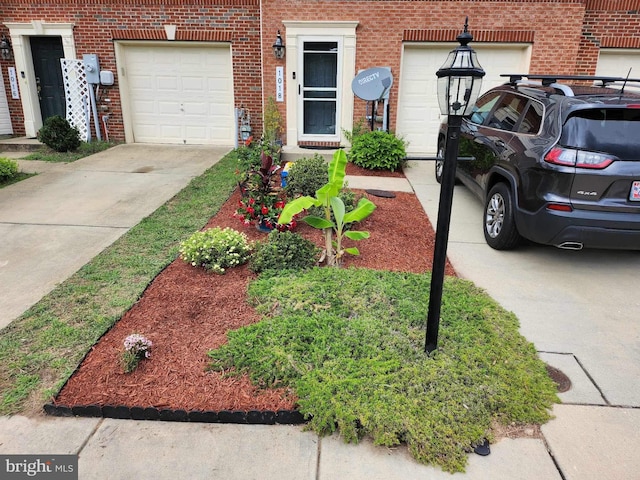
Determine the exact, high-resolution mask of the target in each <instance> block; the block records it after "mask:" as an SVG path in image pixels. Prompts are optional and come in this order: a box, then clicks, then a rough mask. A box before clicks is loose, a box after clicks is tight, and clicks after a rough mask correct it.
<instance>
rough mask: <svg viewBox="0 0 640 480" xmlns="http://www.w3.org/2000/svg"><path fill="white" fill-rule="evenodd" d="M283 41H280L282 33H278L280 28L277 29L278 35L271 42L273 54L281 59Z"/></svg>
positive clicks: (282, 56) (283, 47)
mask: <svg viewBox="0 0 640 480" xmlns="http://www.w3.org/2000/svg"><path fill="white" fill-rule="evenodd" d="M284 49H285V46H284V43H282V35H280V30H278V35H277V36H276V41H275V42H274V43H273V55H274V56H275V57H276V58H277V59H278V60H281V59H283V58H284Z"/></svg>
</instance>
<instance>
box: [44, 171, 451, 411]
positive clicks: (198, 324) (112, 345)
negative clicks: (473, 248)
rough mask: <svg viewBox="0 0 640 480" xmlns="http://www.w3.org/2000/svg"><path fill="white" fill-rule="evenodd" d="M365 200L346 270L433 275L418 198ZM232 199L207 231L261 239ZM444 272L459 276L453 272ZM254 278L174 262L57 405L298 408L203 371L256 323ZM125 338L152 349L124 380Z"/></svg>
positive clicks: (285, 398) (281, 395)
mask: <svg viewBox="0 0 640 480" xmlns="http://www.w3.org/2000/svg"><path fill="white" fill-rule="evenodd" d="M352 171H353V170H352ZM350 174H353V173H350ZM358 193H360V194H365V193H364V192H358ZM365 195H367V194H365ZM369 198H370V199H371V200H372V201H373V202H374V203H375V204H376V205H377V209H376V211H375V212H374V213H373V214H372V215H371V216H370V217H369V218H368V219H366V220H365V221H363V222H362V223H361V224H360V225H359V226H358V228H359V229H361V230H368V231H369V232H370V233H371V238H369V239H367V240H363V241H361V242H358V248H359V249H360V252H361V255H360V256H359V257H349V258H348V259H347V260H346V262H345V266H346V267H367V268H373V269H384V270H394V271H406V272H417V273H420V272H425V271H428V270H430V269H431V261H432V256H433V238H434V234H433V229H432V226H431V224H430V222H429V220H428V219H427V217H426V215H425V213H424V210H423V209H422V206H421V205H420V203H419V201H418V200H417V198H416V196H415V195H413V194H409V193H401V192H397V193H396V198H379V197H373V196H369ZM238 200H239V194H238V192H235V193H234V194H233V195H232V197H231V198H230V199H229V200H228V201H227V202H226V203H225V205H224V206H223V208H222V209H221V211H220V212H219V213H218V214H217V215H216V216H215V217H213V218H212V219H211V220H210V222H209V223H208V225H207V226H208V227H212V226H220V227H225V226H230V227H232V228H235V229H237V230H240V231H244V232H245V233H246V234H247V236H248V237H249V238H250V239H251V240H258V239H264V238H265V234H264V233H260V232H258V231H257V230H255V229H254V228H246V227H243V226H242V225H240V223H239V221H238V220H237V219H234V218H231V215H232V213H233V212H234V210H235V209H236V205H237V202H238ZM297 232H298V233H301V234H302V235H304V236H305V237H307V238H309V239H312V240H313V241H316V242H317V243H318V244H321V243H322V238H321V236H320V233H319V232H318V231H316V230H314V229H312V228H310V227H308V226H307V225H305V224H301V225H300V226H299V227H298V229H297ZM446 273H447V274H448V275H455V272H454V271H453V268H452V267H451V265H447V271H446ZM252 278H254V274H253V273H252V272H251V271H250V270H248V268H247V267H246V266H243V267H239V268H235V269H229V270H228V271H227V273H226V274H225V275H216V274H213V273H208V272H206V271H204V270H203V269H200V268H193V267H191V266H190V265H188V264H187V263H185V262H184V261H182V260H180V259H177V260H176V261H174V262H173V263H172V264H170V265H169V266H168V267H167V268H166V269H165V270H164V271H163V272H162V273H161V274H160V275H158V277H156V279H155V280H154V281H153V282H152V283H151V284H150V286H149V287H148V288H147V290H146V291H145V293H144V295H143V296H142V298H141V299H140V300H139V301H138V302H137V303H136V304H135V305H134V306H133V307H132V308H131V309H130V310H129V311H128V312H127V313H126V314H125V315H124V316H123V317H122V319H121V320H120V321H118V322H117V323H116V324H115V325H114V327H113V328H112V329H111V330H110V331H109V332H107V333H106V334H105V335H104V336H103V337H102V339H101V340H100V341H99V342H98V343H97V344H96V345H95V346H94V347H93V348H92V349H91V351H90V352H89V354H88V355H87V356H86V358H85V360H84V361H83V362H82V364H81V365H80V367H79V368H78V370H77V371H76V373H75V374H74V375H73V376H72V377H71V378H70V379H69V381H68V382H67V384H66V385H65V386H64V387H63V389H62V391H61V392H60V394H59V395H58V396H57V398H56V399H55V401H54V404H56V405H66V406H77V405H101V406H103V405H125V406H129V407H133V406H136V407H156V408H165V409H172V410H187V411H190V410H209V411H221V410H245V411H249V410H267V411H278V410H291V409H294V408H295V405H296V397H295V395H294V394H293V393H292V392H289V391H286V390H284V389H271V390H259V389H257V388H255V387H254V386H253V385H251V383H250V381H249V379H248V378H247V377H246V376H242V377H230V378H228V377H224V376H223V375H221V374H219V373H214V372H208V371H207V370H206V367H207V351H208V350H210V349H212V348H216V347H217V346H219V345H221V344H222V343H224V342H225V341H226V332H227V331H228V330H230V329H237V328H239V327H241V326H243V325H247V324H251V323H253V322H257V321H259V320H260V317H259V315H258V314H256V312H255V311H254V309H253V308H252V307H251V306H249V305H248V304H247V302H246V287H247V284H248V282H249V281H250V280H251V279H252ZM131 333H140V334H142V335H144V336H146V337H147V338H149V339H150V340H151V341H152V342H153V348H152V357H151V358H150V359H149V360H143V361H141V362H140V365H139V367H138V368H137V369H136V370H135V371H134V372H132V373H130V374H125V373H123V372H122V369H121V367H120V365H119V356H120V353H121V352H122V349H123V341H124V338H125V337H126V336H127V335H129V334H131Z"/></svg>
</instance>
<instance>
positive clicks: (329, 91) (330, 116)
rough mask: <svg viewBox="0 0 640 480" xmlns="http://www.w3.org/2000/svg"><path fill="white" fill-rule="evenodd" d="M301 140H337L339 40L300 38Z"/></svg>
mask: <svg viewBox="0 0 640 480" xmlns="http://www.w3.org/2000/svg"><path fill="white" fill-rule="evenodd" d="M302 47H303V48H302V64H303V69H302V71H303V75H302V81H301V91H300V97H301V109H302V115H301V122H302V125H301V126H302V128H301V129H300V131H301V133H302V135H301V137H300V140H308V141H313V140H315V141H322V140H325V141H337V140H339V135H338V134H339V133H340V132H339V130H338V126H337V118H338V42H337V41H303V42H302Z"/></svg>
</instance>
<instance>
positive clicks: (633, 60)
mask: <svg viewBox="0 0 640 480" xmlns="http://www.w3.org/2000/svg"><path fill="white" fill-rule="evenodd" d="M629 69H631V74H630V75H629ZM596 75H599V76H603V77H625V78H626V77H627V75H629V77H630V78H640V50H630V49H627V48H625V49H617V48H601V49H600V55H599V56H598V67H597V68H596Z"/></svg>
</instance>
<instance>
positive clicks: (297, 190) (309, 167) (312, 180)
mask: <svg viewBox="0 0 640 480" xmlns="http://www.w3.org/2000/svg"><path fill="white" fill-rule="evenodd" d="M328 181H329V176H328V173H327V162H326V161H325V159H324V158H322V156H321V155H318V154H317V153H316V154H315V155H314V156H313V157H311V158H307V157H303V158H299V159H298V160H296V161H295V162H293V165H291V167H290V168H289V175H288V176H287V186H286V187H285V188H284V191H285V193H286V194H287V196H288V197H290V198H294V197H297V196H298V195H309V196H311V197H313V196H314V195H315V194H316V190H318V189H319V188H320V187H322V186H323V185H324V184H325V183H327V182H328Z"/></svg>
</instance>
